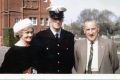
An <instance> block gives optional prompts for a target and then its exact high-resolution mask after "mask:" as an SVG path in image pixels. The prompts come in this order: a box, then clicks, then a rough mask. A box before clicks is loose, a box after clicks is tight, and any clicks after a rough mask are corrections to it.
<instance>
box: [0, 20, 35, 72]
mask: <svg viewBox="0 0 120 80" xmlns="http://www.w3.org/2000/svg"><path fill="white" fill-rule="evenodd" d="M13 31H14V35H15V36H16V37H17V38H18V41H17V42H16V43H15V44H14V45H13V46H12V47H11V48H10V49H9V50H8V52H7V53H6V55H5V58H4V61H3V63H2V66H1V68H0V73H32V68H33V67H34V60H35V59H34V58H35V50H34V49H33V47H31V46H30V44H29V43H30V42H31V40H32V37H33V32H34V30H33V24H32V22H31V20H30V19H28V18H26V19H23V20H20V21H19V22H17V23H15V25H14V26H13Z"/></svg>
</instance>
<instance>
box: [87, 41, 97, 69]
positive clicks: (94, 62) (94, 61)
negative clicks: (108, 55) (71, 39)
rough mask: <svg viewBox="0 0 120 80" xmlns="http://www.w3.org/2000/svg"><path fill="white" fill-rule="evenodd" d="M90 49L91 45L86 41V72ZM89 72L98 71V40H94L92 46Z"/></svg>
mask: <svg viewBox="0 0 120 80" xmlns="http://www.w3.org/2000/svg"><path fill="white" fill-rule="evenodd" d="M90 47H91V43H90V41H89V40H87V66H86V70H88V61H89V55H90ZM91 70H92V71H98V40H96V41H95V42H94V44H93V59H92V65H91Z"/></svg>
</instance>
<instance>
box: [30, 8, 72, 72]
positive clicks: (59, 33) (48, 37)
mask: <svg viewBox="0 0 120 80" xmlns="http://www.w3.org/2000/svg"><path fill="white" fill-rule="evenodd" d="M47 10H48V11H49V25H50V28H48V29H47V30H44V31H41V32H39V33H38V34H36V36H35V37H34V39H33V41H32V45H33V46H39V47H41V49H42V50H41V52H40V53H39V56H38V61H39V62H38V73H58V74H59V73H72V72H71V70H72V67H73V65H74V53H73V52H74V50H73V49H74V35H73V34H72V33H71V32H68V31H66V30H64V29H62V23H63V19H64V12H65V11H66V8H64V7H55V6H52V7H49V8H48V9H47Z"/></svg>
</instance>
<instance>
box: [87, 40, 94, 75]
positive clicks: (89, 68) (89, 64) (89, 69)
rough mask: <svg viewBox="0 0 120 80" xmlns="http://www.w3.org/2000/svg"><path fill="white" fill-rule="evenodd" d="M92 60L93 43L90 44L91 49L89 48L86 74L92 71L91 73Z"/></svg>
mask: <svg viewBox="0 0 120 80" xmlns="http://www.w3.org/2000/svg"><path fill="white" fill-rule="evenodd" d="M92 59H93V42H91V47H90V56H89V62H88V73H92V71H91V65H92Z"/></svg>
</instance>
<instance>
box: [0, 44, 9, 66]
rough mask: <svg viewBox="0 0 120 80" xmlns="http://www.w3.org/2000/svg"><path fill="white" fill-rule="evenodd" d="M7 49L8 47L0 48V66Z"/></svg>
mask: <svg viewBox="0 0 120 80" xmlns="http://www.w3.org/2000/svg"><path fill="white" fill-rule="evenodd" d="M8 49H9V47H6V46H0V66H1V64H2V62H3V60H4V55H5V53H6V52H7V50H8Z"/></svg>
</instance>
